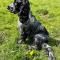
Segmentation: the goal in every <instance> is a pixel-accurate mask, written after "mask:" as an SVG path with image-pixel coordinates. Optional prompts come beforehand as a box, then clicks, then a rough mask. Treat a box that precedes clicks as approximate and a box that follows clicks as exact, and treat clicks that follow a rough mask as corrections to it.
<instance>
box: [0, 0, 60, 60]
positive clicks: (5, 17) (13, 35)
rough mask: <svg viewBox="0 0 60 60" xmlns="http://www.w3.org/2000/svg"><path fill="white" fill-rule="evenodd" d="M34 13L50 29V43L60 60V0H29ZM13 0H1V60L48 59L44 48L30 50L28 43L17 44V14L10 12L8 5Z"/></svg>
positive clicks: (57, 59)
mask: <svg viewBox="0 0 60 60" xmlns="http://www.w3.org/2000/svg"><path fill="white" fill-rule="evenodd" d="M29 1H30V7H31V11H32V13H33V15H34V16H35V17H36V19H37V20H39V21H40V22H41V23H42V24H43V25H44V26H45V27H46V29H47V30H48V32H49V35H50V37H51V39H50V41H49V44H50V45H51V46H52V49H53V50H54V53H55V56H56V60H60V0H38V1H37V0H29ZM11 2H13V1H12V0H0V60H47V55H45V52H44V50H43V49H42V50H40V51H35V50H32V51H29V50H28V49H27V48H28V46H27V44H17V40H18V36H19V33H18V29H17V21H18V16H17V14H16V15H15V14H13V13H10V12H9V11H8V10H7V6H8V5H9V4H10V3H11Z"/></svg>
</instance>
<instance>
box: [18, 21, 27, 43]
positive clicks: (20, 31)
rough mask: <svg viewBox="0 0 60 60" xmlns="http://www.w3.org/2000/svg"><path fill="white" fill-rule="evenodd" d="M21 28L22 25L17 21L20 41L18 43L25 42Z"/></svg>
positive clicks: (24, 33) (25, 36)
mask: <svg viewBox="0 0 60 60" xmlns="http://www.w3.org/2000/svg"><path fill="white" fill-rule="evenodd" d="M23 28H24V27H23V24H22V23H21V22H20V21H19V20H18V31H19V33H20V39H19V41H18V43H24V42H25V41H26V38H27V34H26V32H25V31H24V30H23Z"/></svg>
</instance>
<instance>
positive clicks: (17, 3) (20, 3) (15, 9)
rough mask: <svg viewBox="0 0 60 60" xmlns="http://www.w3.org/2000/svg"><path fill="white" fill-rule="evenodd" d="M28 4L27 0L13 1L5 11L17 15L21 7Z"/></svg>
mask: <svg viewBox="0 0 60 60" xmlns="http://www.w3.org/2000/svg"><path fill="white" fill-rule="evenodd" d="M27 2H28V0H14V2H13V3H11V4H10V5H9V6H8V7H7V9H8V10H9V11H10V12H12V13H18V12H21V10H22V8H23V6H24V5H25V4H26V3H27Z"/></svg>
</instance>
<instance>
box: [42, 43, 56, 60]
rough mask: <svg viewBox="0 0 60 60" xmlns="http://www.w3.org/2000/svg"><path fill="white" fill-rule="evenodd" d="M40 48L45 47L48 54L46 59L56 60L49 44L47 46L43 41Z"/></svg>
mask: <svg viewBox="0 0 60 60" xmlns="http://www.w3.org/2000/svg"><path fill="white" fill-rule="evenodd" d="M42 48H43V49H45V51H46V54H47V55H48V60H56V58H55V56H54V53H53V50H52V48H51V46H49V45H48V44H47V43H43V44H42Z"/></svg>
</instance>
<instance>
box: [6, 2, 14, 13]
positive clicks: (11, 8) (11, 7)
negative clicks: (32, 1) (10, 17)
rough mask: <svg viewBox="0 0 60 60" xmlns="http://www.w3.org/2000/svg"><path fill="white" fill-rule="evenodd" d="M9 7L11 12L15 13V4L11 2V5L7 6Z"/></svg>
mask: <svg viewBox="0 0 60 60" xmlns="http://www.w3.org/2000/svg"><path fill="white" fill-rule="evenodd" d="M7 9H8V10H9V11H10V12H12V13H15V6H14V4H13V3H12V4H10V5H9V6H8V7H7Z"/></svg>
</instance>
